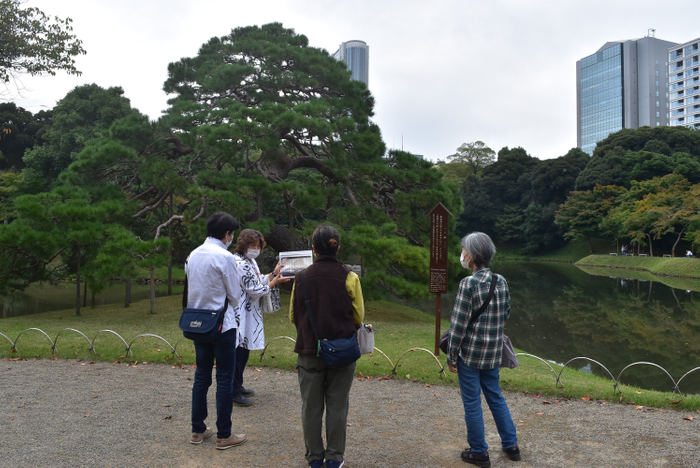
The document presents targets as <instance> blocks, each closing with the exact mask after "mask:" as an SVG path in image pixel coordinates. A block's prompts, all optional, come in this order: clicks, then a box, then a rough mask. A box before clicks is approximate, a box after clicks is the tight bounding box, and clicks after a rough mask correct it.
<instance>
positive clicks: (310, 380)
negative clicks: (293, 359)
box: [296, 354, 355, 462]
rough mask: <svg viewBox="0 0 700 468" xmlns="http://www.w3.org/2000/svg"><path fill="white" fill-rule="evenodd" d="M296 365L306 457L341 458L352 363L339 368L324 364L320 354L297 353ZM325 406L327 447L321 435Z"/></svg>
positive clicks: (308, 459) (343, 447) (318, 458)
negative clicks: (318, 355)
mask: <svg viewBox="0 0 700 468" xmlns="http://www.w3.org/2000/svg"><path fill="white" fill-rule="evenodd" d="M296 369H297V371H298V376H299V389H300V390H301V403H302V406H301V423H302V426H303V428H304V444H305V445H306V455H305V456H306V460H307V461H308V462H312V461H314V460H322V459H324V458H325V459H326V460H337V461H341V460H342V459H343V456H344V454H345V435H346V431H347V423H348V410H349V408H350V387H351V386H352V379H353V377H354V375H355V363H354V362H353V363H352V364H351V365H349V366H348V367H344V368H341V369H336V368H331V367H324V365H323V362H322V361H321V358H320V357H316V356H314V355H312V354H300V355H299V357H298V358H297V365H296ZM324 406H325V410H326V447H325V449H324V447H323V438H322V437H321V431H322V424H323V410H324Z"/></svg>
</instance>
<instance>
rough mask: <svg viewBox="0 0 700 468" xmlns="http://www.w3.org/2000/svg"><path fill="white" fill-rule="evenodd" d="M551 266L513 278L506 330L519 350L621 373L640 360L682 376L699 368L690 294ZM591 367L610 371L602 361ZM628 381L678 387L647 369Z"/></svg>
mask: <svg viewBox="0 0 700 468" xmlns="http://www.w3.org/2000/svg"><path fill="white" fill-rule="evenodd" d="M549 270H550V271H548V272H545V271H544V270H543V269H542V268H536V267H532V268H530V267H528V268H526V271H524V272H522V271H520V272H515V271H512V272H510V273H511V276H510V278H508V276H507V278H508V279H509V284H510V290H511V295H512V297H513V313H512V315H511V320H510V321H509V323H508V325H507V328H506V333H508V334H509V335H510V336H511V337H512V338H513V342H514V344H515V346H516V347H519V348H522V349H525V350H527V351H528V352H531V353H533V354H537V355H539V356H541V357H544V358H548V359H552V360H555V361H557V362H566V361H568V360H569V359H571V358H573V357H576V356H587V357H589V358H591V359H595V360H596V361H599V362H601V363H603V364H605V365H606V366H607V367H608V368H609V369H610V370H611V372H612V373H613V375H615V376H617V374H618V373H619V372H620V371H621V370H622V369H623V368H624V367H625V366H626V365H628V364H631V363H632V362H636V361H651V362H655V363H657V364H659V365H661V366H663V367H664V368H665V369H667V370H668V371H669V372H670V373H671V375H673V376H674V378H676V379H678V378H680V377H681V376H682V375H683V374H684V373H685V372H687V371H689V370H690V369H692V368H694V367H696V366H697V365H698V362H699V361H700V359H699V358H700V340H697V338H696V337H697V336H700V304H698V303H696V302H689V301H685V302H684V301H683V300H682V299H683V295H681V294H678V293H677V292H676V291H673V290H671V289H670V288H668V287H666V286H664V285H660V284H656V285H653V284H652V283H651V282H646V281H638V280H630V281H629V282H626V283H625V282H623V281H621V280H619V279H611V278H607V277H594V276H588V275H587V274H585V273H583V275H584V276H579V275H576V274H573V273H571V272H567V271H566V268H561V269H557V268H554V269H552V268H549ZM573 270H575V269H573ZM504 274H506V272H504ZM591 370H592V371H593V372H594V373H596V374H600V375H605V374H604V372H601V371H600V370H599V369H597V366H592V368H591ZM622 381H623V383H630V384H635V385H640V386H644V387H654V388H659V389H663V390H668V389H670V386H671V382H670V380H668V378H667V377H666V376H665V375H663V373H662V372H661V371H659V370H658V369H655V368H652V367H648V366H635V367H632V368H630V369H628V370H627V371H625V374H624V375H623V377H622ZM687 385H692V386H694V387H697V388H693V389H691V390H693V391H698V390H700V384H698V379H689V380H688V382H686V381H684V383H683V387H685V390H687V389H688V388H689V387H688V386H687Z"/></svg>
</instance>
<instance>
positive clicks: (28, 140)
mask: <svg viewBox="0 0 700 468" xmlns="http://www.w3.org/2000/svg"><path fill="white" fill-rule="evenodd" d="M50 121H51V112H50V111H49V112H47V111H41V112H38V113H37V114H36V115H32V113H31V112H29V111H27V110H25V109H23V108H21V107H17V106H16V105H15V104H14V103H11V102H7V103H0V169H10V170H14V171H19V170H22V168H24V161H23V160H22V157H23V156H24V153H25V151H26V150H27V149H29V148H32V147H33V146H34V145H36V144H40V143H41V142H42V141H43V140H42V138H41V137H42V135H43V133H44V131H45V127H46V126H47V125H48V123H49V122H50Z"/></svg>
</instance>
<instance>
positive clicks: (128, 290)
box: [124, 278, 131, 307]
mask: <svg viewBox="0 0 700 468" xmlns="http://www.w3.org/2000/svg"><path fill="white" fill-rule="evenodd" d="M130 305H131V278H127V279H126V293H125V294H124V307H129V306H130Z"/></svg>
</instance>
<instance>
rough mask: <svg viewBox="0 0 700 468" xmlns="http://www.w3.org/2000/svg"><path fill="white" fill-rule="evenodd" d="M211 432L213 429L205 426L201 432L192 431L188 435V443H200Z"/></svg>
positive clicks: (209, 435)
mask: <svg viewBox="0 0 700 468" xmlns="http://www.w3.org/2000/svg"><path fill="white" fill-rule="evenodd" d="M212 434H214V431H212V430H211V428H209V427H207V429H206V430H205V431H204V432H202V433H201V434H197V433H196V432H193V433H192V437H190V444H201V443H202V441H203V440H204V439H208V438H209V437H211V436H212Z"/></svg>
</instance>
